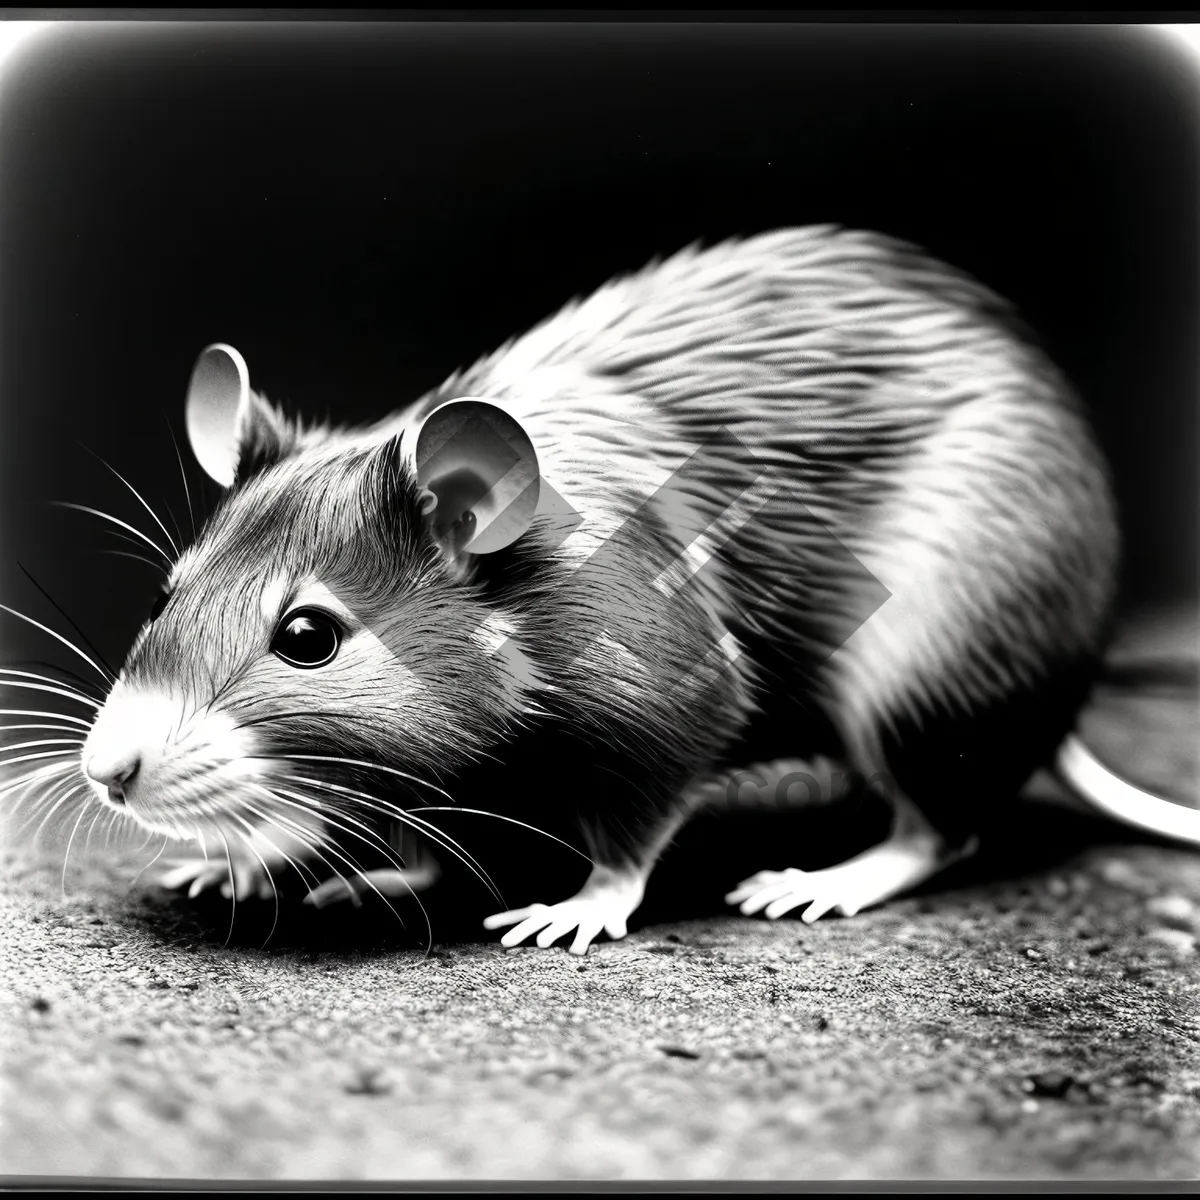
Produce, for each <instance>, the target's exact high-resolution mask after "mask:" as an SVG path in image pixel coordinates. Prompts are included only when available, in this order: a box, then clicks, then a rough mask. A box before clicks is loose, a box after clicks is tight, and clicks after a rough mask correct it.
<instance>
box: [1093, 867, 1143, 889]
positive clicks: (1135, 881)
mask: <svg viewBox="0 0 1200 1200" xmlns="http://www.w3.org/2000/svg"><path fill="white" fill-rule="evenodd" d="M1100 877H1101V878H1102V879H1103V880H1104V881H1105V883H1111V884H1112V885H1113V886H1114V887H1123V888H1128V889H1129V890H1130V891H1132V892H1142V891H1145V890H1146V881H1145V880H1144V879H1143V878H1142V877H1141V876H1140V875H1139V874H1138V873H1137V872H1136V871H1135V870H1134V869H1133V867H1131V866H1130V865H1129V863H1127V862H1120V861H1118V862H1106V863H1105V864H1104V865H1103V866H1102V867H1101V868H1100Z"/></svg>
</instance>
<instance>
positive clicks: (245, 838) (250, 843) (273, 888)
mask: <svg viewBox="0 0 1200 1200" xmlns="http://www.w3.org/2000/svg"><path fill="white" fill-rule="evenodd" d="M233 820H234V821H236V822H237V823H238V824H239V825H244V826H245V827H246V829H247V830H248V831H249V833H250V834H253V832H254V828H253V826H252V825H250V823H249V822H248V821H243V820H242V819H241V818H239V817H238V816H237V815H236V814H234V815H233ZM259 836H260V837H263V838H266V840H267V841H268V842H269V843H270V844H271V845H272V846H274V845H275V843H274V842H271V839H270V838H267V837H266V834H264V833H261V832H260V833H259ZM241 838H242V841H243V842H245V844H246V849H247V850H249V851H250V853H251V854H253V855H254V857H255V858H257V859H258V861H259V863H260V864H261V866H262V869H263V873H264V874H265V875H266V877H267V878H268V879H269V880H270V881H271V893H272V895H273V896H274V897H275V919H274V920H273V921H272V922H271V932H270V933H268V934H267V939H266V941H265V942H263V944H262V946H261V947H260V949H263V950H265V949H266V948H267V943H268V942H270V940H271V939H272V938H273V937H274V936H275V930H276V928H277V927H278V925H279V889H278V888H277V887H276V886H275V877H274V876H273V875H272V874H271V868H270V867H268V866H267V863H266V859H264V858H263V856H262V855H261V854H259V852H258V850H257V848H256V847H255V845H254V842H253V840H252V838H251V837H250V836H249V835H248V834H246V833H243V834H242V835H241ZM275 848H276V849H278V847H275Z"/></svg>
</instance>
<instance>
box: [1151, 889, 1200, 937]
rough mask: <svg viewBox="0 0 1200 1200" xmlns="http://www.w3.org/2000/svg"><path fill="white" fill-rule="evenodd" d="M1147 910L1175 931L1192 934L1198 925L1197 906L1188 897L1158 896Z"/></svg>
mask: <svg viewBox="0 0 1200 1200" xmlns="http://www.w3.org/2000/svg"><path fill="white" fill-rule="evenodd" d="M1146 908H1147V910H1148V911H1149V912H1151V913H1153V914H1154V915H1155V916H1156V917H1157V918H1158V919H1159V920H1160V921H1162V922H1164V923H1165V924H1167V925H1170V926H1172V927H1173V928H1175V929H1182V930H1184V931H1188V932H1190V931H1191V930H1192V929H1193V928H1194V927H1195V925H1196V924H1197V915H1198V914H1197V912H1196V906H1195V905H1194V904H1193V903H1192V902H1191V901H1190V900H1189V899H1188V898H1187V897H1186V896H1156V897H1155V898H1154V899H1153V900H1151V901H1150V902H1149V903H1148V904H1147V905H1146Z"/></svg>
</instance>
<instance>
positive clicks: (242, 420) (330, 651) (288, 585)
mask: <svg viewBox="0 0 1200 1200" xmlns="http://www.w3.org/2000/svg"><path fill="white" fill-rule="evenodd" d="M439 414H440V415H439ZM481 430H482V431H483V432H482V433H481ZM188 433H189V438H190V441H191V444H192V448H193V450H194V452H195V454H196V457H197V458H198V460H199V461H200V463H201V465H202V466H203V467H204V468H205V469H206V470H207V471H208V473H209V474H210V475H212V476H213V477H214V478H215V479H217V481H218V482H220V483H221V484H223V485H224V486H226V488H227V491H226V494H225V496H224V498H223V500H222V502H221V504H220V506H219V507H218V509H217V510H216V512H215V513H214V514H213V515H212V517H211V518H210V519H209V521H208V523H207V524H206V525H205V527H204V529H203V531H202V532H201V534H200V536H199V538H198V539H197V541H196V542H195V544H194V545H193V546H192V547H190V548H189V549H188V550H186V551H185V553H183V554H182V556H181V557H180V558H179V559H178V561H177V562H176V563H175V564H174V566H173V569H172V570H171V572H170V575H169V578H168V581H167V583H166V586H165V588H164V591H163V593H162V595H161V596H160V598H159V600H158V602H157V603H156V604H155V606H154V610H153V612H152V613H151V615H150V619H149V620H148V621H147V622H146V624H145V625H144V626H143V628H142V630H141V632H140V633H139V634H138V637H137V640H136V642H135V643H134V646H133V648H132V649H131V651H130V653H129V655H128V658H127V660H126V662H125V665H124V668H123V670H122V672H121V674H120V677H119V679H118V681H117V683H116V684H115V685H114V687H113V689H112V691H111V692H110V694H109V696H108V698H107V700H106V702H105V704H104V707H103V708H102V710H101V711H100V713H99V715H98V717H97V719H96V721H95V723H94V725H93V727H92V729H91V731H90V732H89V735H88V737H87V740H86V744H85V746H84V749H83V755H82V765H83V767H84V770H85V771H86V773H87V774H88V776H89V777H90V779H91V780H92V786H93V788H94V790H95V792H96V794H97V795H98V796H99V797H100V799H101V800H102V801H103V802H104V803H106V804H108V805H110V806H113V807H115V808H118V809H120V810H122V811H124V812H125V813H127V814H128V815H129V816H131V817H132V818H134V819H135V820H137V821H138V822H139V823H140V824H142V825H144V826H146V827H147V828H150V829H153V830H156V831H158V832H161V833H165V834H168V835H170V836H174V837H191V836H196V837H201V838H202V837H203V836H204V834H205V832H206V831H212V830H219V831H223V832H225V833H228V832H233V833H235V834H237V833H241V832H244V831H245V830H247V829H259V830H261V829H262V828H263V827H264V826H265V825H272V826H274V827H276V828H283V829H287V830H288V831H289V832H290V833H292V834H294V835H296V837H299V838H300V839H301V840H302V841H303V840H304V839H308V840H309V842H310V844H315V843H316V842H317V841H319V839H320V836H321V835H320V830H321V829H323V828H326V827H327V826H326V822H325V818H326V817H328V816H329V815H330V814H332V813H337V812H341V813H343V814H345V813H349V812H351V811H354V810H355V808H356V805H355V802H354V801H353V800H352V799H351V798H350V797H349V794H348V793H345V792H339V791H337V790H336V788H338V787H344V786H347V785H348V786H350V787H355V788H360V789H361V787H362V786H363V785H362V782H361V780H360V779H359V778H358V776H359V775H360V774H362V773H363V772H362V771H359V770H357V769H353V768H351V766H350V764H348V763H347V762H346V761H345V760H353V761H354V762H356V763H358V764H360V766H364V765H365V764H373V765H377V766H379V767H381V768H382V769H383V770H384V771H385V772H389V771H390V773H388V774H385V775H384V776H382V777H383V778H384V779H385V780H388V781H390V783H391V784H392V785H396V786H400V785H402V782H403V779H404V778H407V779H410V780H412V779H417V780H421V781H425V782H431V781H432V780H433V779H434V778H437V777H441V776H444V775H446V774H448V773H453V771H454V770H455V769H456V768H459V767H461V766H463V765H465V764H466V763H468V762H470V761H472V760H473V759H474V758H476V757H478V756H479V755H481V754H482V753H483V752H484V751H485V750H486V748H487V747H488V746H489V745H494V744H495V743H496V742H497V741H500V740H502V739H503V738H504V737H505V736H506V734H507V733H508V731H510V730H511V729H513V728H514V727H515V725H516V724H517V723H518V722H519V721H520V719H521V713H522V711H523V709H524V707H525V705H526V703H527V702H528V700H527V697H528V694H529V692H530V691H532V690H533V687H534V686H535V681H534V679H533V674H532V671H531V669H530V667H529V664H528V660H527V659H526V658H525V656H524V653H523V651H522V649H521V647H520V645H519V641H518V639H517V638H514V637H511V636H509V635H510V634H512V633H514V632H515V629H514V627H513V625H512V624H511V622H510V621H509V620H507V619H506V617H505V616H504V614H502V613H500V612H498V611H497V610H496V609H495V607H494V606H492V605H489V604H488V603H487V602H485V600H484V598H483V595H482V593H481V591H480V589H479V588H477V587H476V586H475V584H474V582H473V574H474V566H473V564H474V563H475V562H476V561H477V559H476V554H477V551H478V547H479V544H480V542H482V541H485V540H486V538H487V537H488V536H490V538H491V544H492V545H493V546H495V545H497V544H500V545H504V544H507V543H508V542H509V541H512V540H514V538H515V537H516V536H519V535H520V533H521V532H523V531H524V529H525V528H526V527H527V526H528V524H529V522H530V520H531V519H532V515H533V508H534V507H536V501H537V463H536V456H535V455H534V454H533V451H532V446H531V445H529V443H528V439H527V438H524V435H523V434H522V432H521V431H520V430H519V428H516V427H515V423H512V422H511V419H510V418H507V417H506V415H505V414H504V413H503V412H502V410H500V409H499V408H496V407H494V406H491V405H488V404H484V403H481V402H470V403H467V404H457V405H456V404H451V405H448V406H445V408H444V409H438V410H436V411H435V412H434V414H432V415H431V416H430V417H428V418H426V420H425V421H424V423H423V424H422V425H421V426H420V428H419V429H415V428H405V429H404V430H402V431H400V432H397V433H395V434H394V435H392V436H387V435H386V434H379V435H372V434H369V433H367V434H364V433H361V432H360V433H346V432H337V431H330V430H314V429H308V430H306V429H304V428H302V427H301V426H299V425H298V424H295V423H292V422H289V421H287V420H285V419H284V418H283V417H282V416H281V415H280V414H279V413H278V412H277V411H276V410H275V409H274V408H272V407H271V406H270V405H268V404H267V403H266V401H265V400H263V399H262V398H261V397H258V396H256V395H254V394H253V393H252V392H250V390H249V387H248V380H247V376H246V371H245V364H244V363H243V362H242V361H241V358H240V356H238V355H237V354H236V351H232V350H231V349H229V348H226V347H211V348H210V349H209V350H208V351H206V352H205V355H202V356H201V360H200V362H199V363H198V365H197V370H196V372H195V374H194V375H193V386H192V391H191V393H190V395H189V402H188ZM498 436H499V438H500V440H502V441H503V442H504V443H505V444H506V445H509V446H516V447H517V448H518V449H517V451H516V452H515V454H514V452H513V451H511V450H510V451H507V452H504V453H501V454H499V455H497V453H496V450H495V447H496V442H497V437H498ZM526 448H527V449H526ZM514 457H515V458H516V459H518V460H519V462H517V463H516V464H515V465H514V464H513V461H512V460H513V458H514ZM500 461H503V462H507V463H508V464H509V470H508V475H507V476H506V477H505V480H501V479H500V475H498V474H497V473H496V472H497V466H496V464H497V462H500ZM503 473H504V472H503V471H501V474H503ZM530 480H532V483H531V482H530ZM514 497H515V499H514ZM506 522H507V524H506ZM298 756H307V757H298ZM334 759H340V760H343V761H342V762H341V763H340V764H339V763H335V762H333V761H332V760H334ZM339 768H340V769H339ZM379 779H380V776H377V775H376V776H371V780H372V782H371V783H370V784H368V785H367V786H368V787H372V788H374V789H375V791H374V793H373V794H374V795H376V796H378V795H380V794H382V793H381V790H380V783H379ZM330 780H336V781H337V782H336V784H332V785H331V784H330ZM390 790H392V788H389V791H390ZM425 795H426V798H428V793H426V794H425ZM357 810H358V812H359V814H360V815H361V813H362V808H361V806H358V807H357ZM376 811H377V812H379V811H381V810H378V809H377V810H376Z"/></svg>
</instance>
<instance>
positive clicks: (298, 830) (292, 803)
mask: <svg viewBox="0 0 1200 1200" xmlns="http://www.w3.org/2000/svg"><path fill="white" fill-rule="evenodd" d="M255 786H256V787H257V788H258V790H260V791H262V792H265V793H266V794H267V795H268V796H269V797H270V798H271V799H272V800H274V801H275V802H276V803H279V804H285V805H288V806H289V807H291V808H298V809H299V810H300V811H301V812H308V811H310V809H309V808H308V806H307V805H306V804H305V803H303V801H304V797H303V796H299V797H296V798H295V799H293V800H288V799H285V798H284V796H281V795H279V794H278V793H277V792H275V791H274V790H272V789H269V788H266V787H264V786H262V785H261V784H256V785H255ZM285 795H292V793H285ZM248 807H249V806H248ZM252 811H253V810H252ZM258 815H259V816H260V819H263V820H269V821H272V822H273V823H274V824H276V825H278V826H279V828H280V829H282V830H283V831H284V832H285V833H286V832H288V831H289V830H290V831H291V832H292V835H293V836H294V837H295V838H296V840H297V841H299V842H300V844H301V845H303V846H306V847H307V848H308V849H309V851H310V852H311V853H313V854H314V855H315V856H316V857H317V858H319V859H320V860H321V862H323V863H324V864H325V865H326V866H327V867H328V868H329V869H330V870H331V871H332V872H333V874H334V876H335V877H336V878H338V879H340V880H341V881H342V883H343V885H344V886H345V888H346V891H347V892H348V893H349V894H350V897H351V898H352V899H353V900H354V902H355V903H356V904H361V901H359V900H357V895H358V893H357V892H355V890H354V888H353V887H352V886H351V884H350V882H349V880H348V879H347V878H346V877H345V876H344V875H343V874H342V873H341V872H340V871H339V870H338V869H337V868H336V867H335V866H334V865H333V864H332V863H331V862H330V861H329V860H328V859H327V858H326V857H325V855H324V854H322V853H321V851H320V850H319V849H317V847H316V846H314V845H313V844H312V843H311V842H310V841H309V840H308V838H307V836H306V833H307V831H306V830H303V828H302V827H301V826H299V825H298V823H297V822H295V821H290V820H288V818H287V817H285V816H282V815H281V814H278V813H276V814H273V815H271V816H269V817H268V816H267V815H265V814H261V813H259V814H258ZM335 824H336V823H335ZM344 832H347V833H350V834H351V835H352V836H354V837H358V838H359V840H360V841H365V842H367V844H368V845H372V846H373V845H374V843H372V842H369V841H367V839H366V838H363V837H362V836H361V835H359V834H356V833H354V831H353V830H345V831H344ZM380 848H381V849H382V850H383V852H384V854H385V856H386V857H388V861H389V862H391V863H393V865H395V866H396V867H397V869H398V870H399V871H401V873H403V866H402V865H401V864H398V863H396V860H395V859H393V858H391V857H390V855H388V850H389V849H390V848H389V847H388V846H387V845H386V844H385V843H381V844H380ZM324 849H325V850H327V851H328V852H329V853H330V854H332V855H333V856H334V857H335V858H337V859H338V860H339V861H341V862H343V863H344V864H345V865H346V866H348V867H349V869H350V873H351V874H352V875H358V876H360V877H362V878H363V880H364V882H366V884H367V886H368V887H370V889H371V890H372V891H373V892H375V894H376V895H377V896H379V898H380V899H381V900H382V901H383V902H384V904H386V905H387V907H388V910H389V911H390V912H391V914H392V916H394V917H395V918H396V920H397V921H398V922H399V923H400V928H401V929H407V928H408V926H407V925H406V924H405V922H404V918H403V917H402V916H401V915H400V914H399V913H398V912H397V911H396V909H395V908H394V907H393V905H392V903H391V901H390V900H388V898H387V897H386V896H385V895H384V894H383V892H381V891H380V890H379V888H377V887H376V886H375V884H374V883H372V882H371V880H370V879H367V878H366V875H365V873H364V872H363V870H362V868H361V867H360V866H359V865H358V863H356V862H355V861H354V859H352V858H350V857H349V856H348V855H345V854H343V853H341V852H340V850H338V849H337V847H336V846H334V845H329V844H326V845H325V846H324ZM313 878H314V880H315V878H316V876H315V875H314V876H313ZM309 890H310V892H311V891H312V890H313V889H311V888H310V889H309ZM409 892H410V894H411V895H412V897H413V899H414V900H416V901H417V906H418V907H419V908H420V909H421V912H422V915H424V917H425V926H426V930H427V931H428V935H429V938H430V941H429V942H428V943H427V946H426V953H427V954H428V952H429V951H428V946H429V945H432V937H433V932H432V926H431V925H430V923H429V915H428V913H426V912H425V906H424V905H423V904H421V902H420V900H419V899H417V896H416V893H415V892H414V891H413V890H412V888H409Z"/></svg>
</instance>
